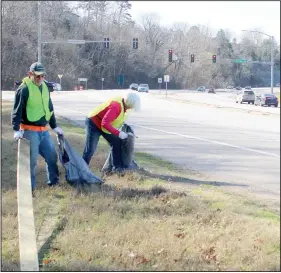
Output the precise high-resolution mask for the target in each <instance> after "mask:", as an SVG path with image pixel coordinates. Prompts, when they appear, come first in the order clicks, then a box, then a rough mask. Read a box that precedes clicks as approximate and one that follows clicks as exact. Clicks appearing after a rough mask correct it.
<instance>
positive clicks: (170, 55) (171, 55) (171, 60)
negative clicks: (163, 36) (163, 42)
mask: <svg viewBox="0 0 281 273" xmlns="http://www.w3.org/2000/svg"><path fill="white" fill-rule="evenodd" d="M172 62H173V50H172V49H169V63H172Z"/></svg>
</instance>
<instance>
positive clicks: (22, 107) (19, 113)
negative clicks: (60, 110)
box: [12, 85, 57, 131]
mask: <svg viewBox="0 0 281 273" xmlns="http://www.w3.org/2000/svg"><path fill="white" fill-rule="evenodd" d="M39 90H40V91H41V92H42V85H41V86H40V87H39ZM28 96H29V90H28V87H27V86H26V85H23V86H22V87H20V88H18V89H17V91H16V94H15V99H14V108H13V111H12V125H13V130H14V131H18V130H19V129H20V123H22V124H27V125H35V126H46V125H47V124H48V123H49V124H50V127H51V128H52V129H54V128H56V127H57V123H56V118H55V113H53V114H52V116H51V119H50V120H49V122H48V121H47V120H46V119H45V116H43V117H42V118H41V119H40V120H38V121H36V122H31V121H29V120H28V119H27V114H26V105H27V100H28ZM49 96H50V93H49ZM49 109H50V111H54V107H53V103H52V100H51V97H50V99H49Z"/></svg>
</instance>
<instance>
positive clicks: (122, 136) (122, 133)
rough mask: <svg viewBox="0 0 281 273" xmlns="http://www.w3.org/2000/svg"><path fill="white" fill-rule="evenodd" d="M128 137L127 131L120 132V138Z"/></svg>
mask: <svg viewBox="0 0 281 273" xmlns="http://www.w3.org/2000/svg"><path fill="white" fill-rule="evenodd" d="M127 137H128V134H127V133H125V132H122V131H121V132H120V133H119V138H121V139H125V138H127Z"/></svg>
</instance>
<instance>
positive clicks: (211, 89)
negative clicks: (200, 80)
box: [208, 88, 216, 94]
mask: <svg viewBox="0 0 281 273" xmlns="http://www.w3.org/2000/svg"><path fill="white" fill-rule="evenodd" d="M208 93H212V94H216V92H215V89H214V88H210V89H209V90H208Z"/></svg>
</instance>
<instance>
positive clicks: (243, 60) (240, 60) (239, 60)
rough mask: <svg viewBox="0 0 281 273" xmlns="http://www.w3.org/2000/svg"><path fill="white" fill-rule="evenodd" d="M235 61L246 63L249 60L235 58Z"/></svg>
mask: <svg viewBox="0 0 281 273" xmlns="http://www.w3.org/2000/svg"><path fill="white" fill-rule="evenodd" d="M233 62H234V63H246V62H248V60H246V59H234V60H233Z"/></svg>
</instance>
